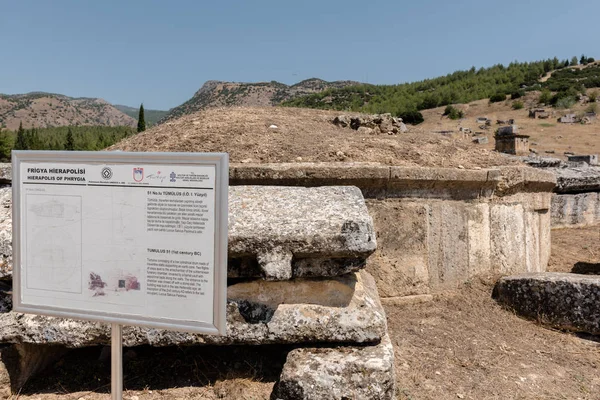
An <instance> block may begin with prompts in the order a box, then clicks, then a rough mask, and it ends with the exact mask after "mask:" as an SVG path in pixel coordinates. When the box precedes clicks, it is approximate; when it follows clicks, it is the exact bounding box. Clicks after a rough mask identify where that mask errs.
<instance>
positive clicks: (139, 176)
mask: <svg viewBox="0 0 600 400" xmlns="http://www.w3.org/2000/svg"><path fill="white" fill-rule="evenodd" d="M133 180H134V181H136V182H141V181H143V180H144V168H134V169H133Z"/></svg>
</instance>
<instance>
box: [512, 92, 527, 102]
mask: <svg viewBox="0 0 600 400" xmlns="http://www.w3.org/2000/svg"><path fill="white" fill-rule="evenodd" d="M523 96H525V91H524V90H517V91H516V92H512V93H511V94H510V99H511V100H516V99H520V98H521V97H523Z"/></svg>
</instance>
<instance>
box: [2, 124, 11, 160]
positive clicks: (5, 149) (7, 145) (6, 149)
mask: <svg viewBox="0 0 600 400" xmlns="http://www.w3.org/2000/svg"><path fill="white" fill-rule="evenodd" d="M13 144H14V139H13V137H12V135H11V134H10V133H9V132H7V131H3V130H2V128H0V160H2V161H10V151H11V150H12V148H13Z"/></svg>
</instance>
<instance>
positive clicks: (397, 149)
mask: <svg viewBox="0 0 600 400" xmlns="http://www.w3.org/2000/svg"><path fill="white" fill-rule="evenodd" d="M346 114H348V113H346ZM339 115H340V112H336V111H324V110H312V109H301V108H287V107H285V108H284V107H247V108H215V109H209V110H204V111H200V112H196V113H194V114H190V115H186V116H183V117H181V118H179V119H176V120H173V121H169V122H167V123H164V124H161V125H158V126H156V127H153V128H151V129H149V130H147V131H145V132H143V133H140V134H138V135H136V136H133V137H131V138H128V139H126V140H123V141H122V142H120V143H118V144H116V145H114V146H112V147H110V148H109V149H108V150H123V151H198V152H228V153H229V156H230V161H231V162H233V163H239V162H242V163H246V162H248V163H282V162H337V161H345V162H351V161H362V162H379V163H383V164H388V165H402V166H425V167H459V166H462V167H464V168H476V167H482V168H485V167H493V166H499V165H507V164H516V163H518V161H516V160H513V159H511V158H508V157H506V156H504V155H501V154H499V153H495V152H493V151H490V150H487V149H481V148H478V147H477V146H476V145H474V144H471V143H469V141H468V140H460V139H453V138H447V137H443V136H441V135H436V134H432V133H426V132H418V133H417V132H411V131H410V130H409V132H406V133H402V134H398V135H385V134H368V133H364V132H360V131H355V130H352V129H349V128H341V127H337V126H335V125H334V124H333V123H332V121H333V119H334V118H335V117H336V116H339ZM348 115H357V114H348ZM271 125H275V126H277V128H276V129H274V128H269V127H270V126H271Z"/></svg>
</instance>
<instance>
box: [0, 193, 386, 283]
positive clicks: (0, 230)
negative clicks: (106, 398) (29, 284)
mask: <svg viewBox="0 0 600 400" xmlns="http://www.w3.org/2000/svg"><path fill="white" fill-rule="evenodd" d="M11 199H12V193H11V188H10V187H5V188H0V278H10V277H11V276H12V206H11ZM376 246H377V244H376V239H375V233H374V230H373V221H372V219H371V217H370V216H369V212H368V210H367V207H366V205H365V201H364V198H363V196H362V194H361V192H360V190H359V189H358V188H356V187H351V186H339V187H319V188H296V187H281V186H234V187H231V188H230V190H229V257H230V259H229V268H228V270H229V272H228V276H229V277H230V278H240V277H243V278H251V277H252V278H258V277H262V278H265V279H268V280H282V279H290V278H292V277H317V276H337V275H342V274H346V273H349V272H355V271H358V270H359V269H361V268H363V267H364V265H365V260H366V258H367V257H368V256H369V255H370V254H371V253H372V252H373V251H375V248H376Z"/></svg>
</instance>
